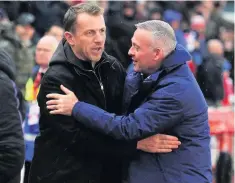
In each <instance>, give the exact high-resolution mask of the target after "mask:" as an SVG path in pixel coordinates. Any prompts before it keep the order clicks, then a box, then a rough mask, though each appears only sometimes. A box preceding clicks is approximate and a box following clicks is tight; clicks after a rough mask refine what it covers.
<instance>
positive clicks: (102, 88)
mask: <svg viewBox="0 0 235 183" xmlns="http://www.w3.org/2000/svg"><path fill="white" fill-rule="evenodd" d="M92 72H93V73H94V75H95V77H96V79H97V80H98V82H99V84H100V89H101V91H102V93H103V96H104V107H105V110H106V109H107V106H106V96H105V93H104V85H103V83H102V82H101V80H99V78H98V76H97V75H96V73H95V71H92Z"/></svg>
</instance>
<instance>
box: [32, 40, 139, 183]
mask: <svg viewBox="0 0 235 183" xmlns="http://www.w3.org/2000/svg"><path fill="white" fill-rule="evenodd" d="M124 79H125V73H124V70H123V68H122V66H121V64H120V63H119V62H118V61H116V59H115V58H113V57H111V56H109V55H107V54H106V53H103V56H102V58H101V61H100V62H99V63H97V64H96V66H95V69H94V70H93V69H92V67H91V64H90V62H85V61H81V60H78V59H77V58H76V57H75V55H74V54H73V52H72V50H71V48H70V46H69V45H68V43H67V42H66V41H65V40H62V41H61V43H60V44H59V46H58V48H57V50H56V52H55V54H54V56H53V58H52V61H51V62H50V67H49V69H48V71H47V72H46V73H45V75H44V77H43V80H42V83H41V88H40V92H39V94H38V104H39V106H40V113H41V117H40V120H39V125H40V136H39V137H37V138H36V141H35V153H34V158H33V161H32V167H31V172H30V178H29V179H30V181H29V182H30V183H39V182H40V183H65V182H66V183H77V182H79V183H90V182H93V183H106V182H107V183H111V182H112V183H115V182H120V179H121V176H120V174H121V172H120V171H121V169H120V168H119V166H121V165H120V162H121V161H120V158H123V157H128V155H131V154H132V153H134V152H136V141H134V142H125V141H117V140H114V139H112V138H110V137H106V136H104V135H102V134H100V133H97V132H94V131H91V130H89V129H87V128H85V127H84V126H82V125H80V124H79V123H78V122H76V121H75V120H74V118H73V117H68V116H63V115H50V114H49V113H48V110H47V109H46V101H47V99H46V95H47V94H48V93H52V92H54V93H55V92H56V93H62V91H61V90H60V85H61V84H63V85H64V86H65V87H67V88H69V89H70V90H72V91H73V92H74V93H75V94H76V96H77V97H78V98H79V99H80V100H81V101H85V102H87V103H90V104H93V105H96V106H98V107H101V108H103V109H106V110H107V111H109V112H115V113H120V112H121V101H122V93H123V85H124ZM101 88H104V90H103V91H102V90H101Z"/></svg>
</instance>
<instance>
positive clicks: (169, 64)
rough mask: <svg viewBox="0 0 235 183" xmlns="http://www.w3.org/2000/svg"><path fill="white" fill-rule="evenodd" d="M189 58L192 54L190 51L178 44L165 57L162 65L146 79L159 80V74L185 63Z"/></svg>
mask: <svg viewBox="0 0 235 183" xmlns="http://www.w3.org/2000/svg"><path fill="white" fill-rule="evenodd" d="M189 60H191V55H190V54H189V52H188V51H187V50H186V49H185V48H184V47H183V46H182V45H180V44H177V45H176V48H175V50H173V51H172V52H171V53H170V54H169V55H168V56H167V57H166V58H165V59H164V61H163V62H162V65H161V67H160V68H159V69H158V70H157V71H156V72H155V73H153V74H151V75H150V76H148V77H147V78H146V79H145V80H152V81H157V80H158V78H159V75H161V74H163V72H165V73H166V74H167V73H169V72H170V71H172V70H173V69H175V68H177V67H178V66H180V65H183V64H185V63H186V62H187V61H189Z"/></svg>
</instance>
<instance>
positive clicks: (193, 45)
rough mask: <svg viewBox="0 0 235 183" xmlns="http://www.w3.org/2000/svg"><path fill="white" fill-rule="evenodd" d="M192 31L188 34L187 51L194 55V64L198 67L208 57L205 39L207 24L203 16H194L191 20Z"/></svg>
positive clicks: (186, 37)
mask: <svg viewBox="0 0 235 183" xmlns="http://www.w3.org/2000/svg"><path fill="white" fill-rule="evenodd" d="M190 24H191V25H190V27H191V29H190V31H189V32H186V33H185V34H184V35H185V39H186V42H187V49H188V51H189V52H190V53H191V54H192V59H193V63H194V64H195V65H196V66H198V65H200V64H201V63H202V60H203V58H204V57H205V56H206V55H207V45H206V39H205V28H206V22H205V19H204V17H203V16H201V15H196V14H193V15H192V17H191V19H190Z"/></svg>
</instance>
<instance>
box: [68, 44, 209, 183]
mask: <svg viewBox="0 0 235 183" xmlns="http://www.w3.org/2000/svg"><path fill="white" fill-rule="evenodd" d="M188 60H190V55H189V53H188V52H187V51H186V50H185V49H184V48H183V47H182V46H180V45H177V47H176V49H175V51H174V52H173V53H172V54H171V55H170V56H168V57H167V58H166V59H165V60H164V61H163V64H162V67H161V68H160V69H159V70H158V71H157V72H155V73H154V74H152V75H150V76H149V77H147V78H146V79H145V80H142V77H141V74H140V73H135V72H131V73H129V74H128V75H127V77H126V83H125V90H124V106H125V110H126V111H127V112H126V114H125V115H124V116H118V115H116V114H111V113H108V112H106V111H104V110H102V109H99V108H98V107H95V106H92V105H89V104H86V103H84V102H78V103H77V104H76V105H75V107H74V108H73V116H74V117H75V118H76V120H78V121H79V122H81V123H83V124H84V125H85V126H87V127H89V128H92V129H94V130H97V131H99V132H101V133H104V134H106V135H110V136H112V137H114V138H116V139H122V140H123V139H125V140H133V139H143V138H145V137H147V136H150V135H153V134H157V133H165V134H170V135H174V136H177V137H178V138H179V139H180V141H181V143H182V144H181V145H180V147H179V148H178V149H176V150H174V151H173V152H171V153H166V154H164V153H162V154H161V153H160V154H150V153H145V152H142V151H140V152H139V153H138V154H137V155H136V156H135V157H133V159H132V160H130V162H129V164H128V165H127V167H126V168H127V176H126V177H125V181H124V182H129V183H146V182H147V183H155V182H157V183H188V182H190V183H210V182H212V172H211V154H210V130H209V125H208V111H207V109H208V107H207V104H206V102H205V99H204V97H203V94H202V92H201V90H200V88H199V86H198V84H197V82H196V80H195V78H194V76H193V74H192V73H191V71H190V69H189V68H188V66H187V64H186V61H188Z"/></svg>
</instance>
